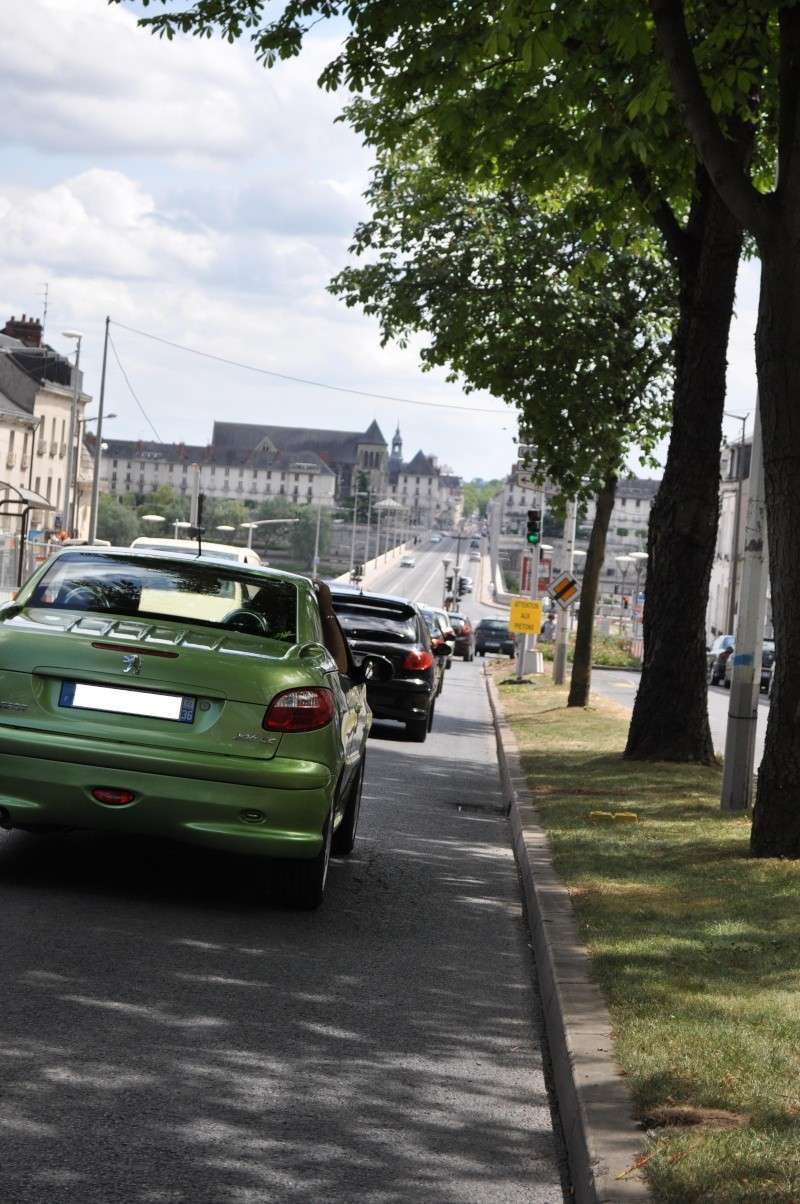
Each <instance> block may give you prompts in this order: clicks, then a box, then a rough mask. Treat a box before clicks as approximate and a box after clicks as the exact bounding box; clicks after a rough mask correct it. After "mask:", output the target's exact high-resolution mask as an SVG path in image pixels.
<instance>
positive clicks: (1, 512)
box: [0, 481, 55, 588]
mask: <svg viewBox="0 0 800 1204" xmlns="http://www.w3.org/2000/svg"><path fill="white" fill-rule="evenodd" d="M2 494H4V495H5V496H3V497H0V518H3V517H4V516H8V517H10V518H16V519H19V531H18V533H17V535H18V539H19V550H18V554H17V563H16V585H17V588H19V586H20V585H22V578H23V569H24V566H25V547H26V544H27V540H28V526H29V518H30V515H31V513H32V512H33V511H34V510H47V511H52V510H55V506H54V505H53V504H52V502H49V501H48V500H47V498H45V497H42V495H41V494H40V493H36V492H35V491H34V490H33V489H26V488H25V486H24V485H10V484H9V483H8V481H0V495H2Z"/></svg>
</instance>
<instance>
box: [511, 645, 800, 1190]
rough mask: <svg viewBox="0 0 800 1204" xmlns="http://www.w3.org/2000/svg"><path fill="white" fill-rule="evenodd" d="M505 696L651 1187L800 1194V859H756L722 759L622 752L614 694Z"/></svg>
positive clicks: (622, 726) (622, 729) (548, 688)
mask: <svg viewBox="0 0 800 1204" xmlns="http://www.w3.org/2000/svg"><path fill="white" fill-rule="evenodd" d="M491 672H492V673H493V674H496V676H497V678H498V680H502V679H503V677H505V676H506V675H507V672H508V670H507V667H506V666H500V665H498V666H497V667H496V668H494V669H492V670H491ZM500 694H501V697H502V700H503V706H504V708H505V711H506V715H507V717H508V719H509V721H510V723H511V725H512V727H513V728H514V731H515V733H516V736H517V739H518V740H519V744H520V751H521V755H522V764H523V768H524V770H525V773H526V775H527V778H528V782H529V785H530V788H531V790H532V792H533V795H534V798H535V801H536V805H537V808H538V811H539V815H540V819H541V823H542V824H543V826H544V828H545V829H546V830H547V832H548V833H549V835H550V839H551V841H552V845H553V853H554V857H555V863H556V868H557V870H558V872H559V874H560V875H561V877H562V879H563V880H564V882H565V883H566V884H567V886H568V887H569V890H570V893H571V895H572V899H573V903H574V905H575V909H576V912H577V916H578V923H579V926H580V929H581V933H582V936H583V939H584V940H585V941H586V944H587V945H588V947H589V949H590V951H591V953H592V956H593V959H594V967H595V972H596V975H597V978H598V981H599V983H600V985H601V987H602V989H603V991H604V993H605V996H606V999H607V1001H608V1005H609V1009H610V1012H611V1017H612V1022H613V1025H614V1032H615V1042H616V1046H615V1047H616V1055H617V1058H618V1061H619V1063H620V1065H621V1067H622V1069H623V1071H624V1073H625V1075H626V1076H627V1078H628V1080H629V1083H630V1085H631V1088H632V1090H633V1094H634V1099H635V1103H636V1109H637V1113H638V1115H639V1117H640V1119H641V1120H642V1121H643V1122H644V1124H645V1127H646V1129H647V1132H648V1149H647V1159H646V1162H645V1164H644V1165H643V1170H644V1173H645V1174H646V1175H647V1178H648V1181H649V1183H650V1186H651V1190H652V1192H653V1195H654V1197H655V1199H656V1200H657V1201H659V1202H660V1204H701V1202H702V1204H798V1202H799V1201H800V1074H799V1073H798V1071H799V1070H800V862H796V861H755V860H751V859H750V858H749V857H748V836H749V822H748V821H747V820H746V819H744V818H740V817H731V816H723V815H722V814H721V813H720V811H719V789H720V773H719V770H717V769H714V768H702V767H697V766H686V765H672V764H642V763H639V762H629V761H623V760H622V759H621V752H622V748H623V746H624V742H625V735H626V730H627V722H628V720H627V717H626V716H625V715H624V714H623V712H622V711H620V710H619V709H618V708H616V707H614V706H613V704H611V703H606V702H605V701H603V700H597V701H595V700H593V705H592V706H591V707H590V708H587V709H586V710H579V709H575V708H573V709H569V710H568V709H567V708H566V706H565V705H564V701H565V693H564V691H563V690H562V689H559V688H556V687H553V686H552V685H549V684H541V679H539V681H537V682H536V687H535V688H534V689H528V690H517V689H514V687H513V685H501V686H500ZM593 811H594V812H598V811H600V812H606V813H619V812H632V813H634V814H636V815H637V816H638V820H637V821H636V822H627V823H625V822H615V821H612V820H608V819H601V818H592V817H591V815H590V813H591V812H593Z"/></svg>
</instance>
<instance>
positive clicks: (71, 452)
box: [62, 330, 83, 536]
mask: <svg viewBox="0 0 800 1204" xmlns="http://www.w3.org/2000/svg"><path fill="white" fill-rule="evenodd" d="M62 334H63V336H64V338H65V339H73V340H74V342H75V367H74V368H73V372H72V404H71V405H70V410H69V442H68V443H67V464H66V469H67V472H66V480H65V482H64V521H65V523H66V528H67V535H68V536H71V534H72V518H73V498H72V474H73V471H74V470H73V464H74V460H75V433H76V426H77V422H78V398H79V396H80V386H79V384H78V381H79V378H80V366H81V343H82V342H83V335H82V334H81V333H80V331H78V330H64V331H62Z"/></svg>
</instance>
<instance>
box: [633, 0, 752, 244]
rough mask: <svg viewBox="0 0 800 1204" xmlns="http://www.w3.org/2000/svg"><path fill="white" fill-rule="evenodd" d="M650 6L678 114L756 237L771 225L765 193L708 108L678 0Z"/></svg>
mask: <svg viewBox="0 0 800 1204" xmlns="http://www.w3.org/2000/svg"><path fill="white" fill-rule="evenodd" d="M650 7H651V8H652V11H653V18H654V20H655V26H656V38H657V40H658V44H659V47H660V49H661V53H662V55H663V57H664V61H665V62H666V65H667V71H668V73H669V77H670V79H671V81H672V87H673V90H674V92H675V95H676V97H677V99H678V104H679V106H680V108H681V111H682V113H683V119H684V121H685V123H686V127H687V129H688V130H689V133H690V135H691V137H692V139H693V141H694V144H695V146H696V147H697V153H698V155H699V156H700V158H701V159H702V161H703V163H704V164H705V167H706V170H707V171H708V174H709V175H710V177H711V180H712V182H713V184H714V187H715V188H716V190H717V192H718V193H719V195H720V196H721V197H722V200H723V201H724V202H725V204H726V205H727V206H728V208H729V209H730V211H731V213H732V214H733V215H734V217H736V218H737V219H738V220H739V221H740V222H741V224H742V225H743V226H744V227H745V228H746V229H748V230H750V231H751V232H752V233H753V234H754V235H755V236H756V238H761V237H766V236H767V234H768V233H769V229H770V225H771V220H770V213H769V208H768V205H767V198H766V197H764V196H762V195H761V193H760V192H758V190H757V189H756V188H754V187H753V185H752V183H751V182H750V180H749V179H748V177H747V175H746V173H745V171H744V169H743V166H742V164H741V163H740V162H739V158H738V156H737V154H736V149H735V146H734V144H733V143H732V142H729V141H728V139H727V138H726V137H725V135H724V134H723V132H722V128H721V126H720V124H719V122H718V121H717V118H716V116H715V114H714V111H713V110H712V108H711V104H710V102H709V99H708V96H707V94H706V90H705V88H704V87H703V81H702V80H701V78H700V72H699V71H698V70H697V63H696V62H695V58H694V54H693V52H692V47H691V43H690V42H689V35H688V33H687V31H686V22H685V20H684V15H683V3H682V0H650Z"/></svg>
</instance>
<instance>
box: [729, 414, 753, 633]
mask: <svg viewBox="0 0 800 1204" xmlns="http://www.w3.org/2000/svg"><path fill="white" fill-rule="evenodd" d="M725 417H726V418H735V419H736V421H737V422H741V424H742V434H741V438H740V440H739V455H738V457H737V461H736V509H735V510H734V515H733V545H732V547H731V564H730V570H729V572H728V625H727V627H726V629H725V630H726V631H727V632H730V633H731V634H733V628H734V624H735V622H736V581H737V575H738V574H737V570H738V567H739V532H740V530H741V526H742V486H743V483H744V432H745V426H746V424H747V419H748V418H749V417H750V415H749V414H729V413H728V412H727V411H725Z"/></svg>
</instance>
